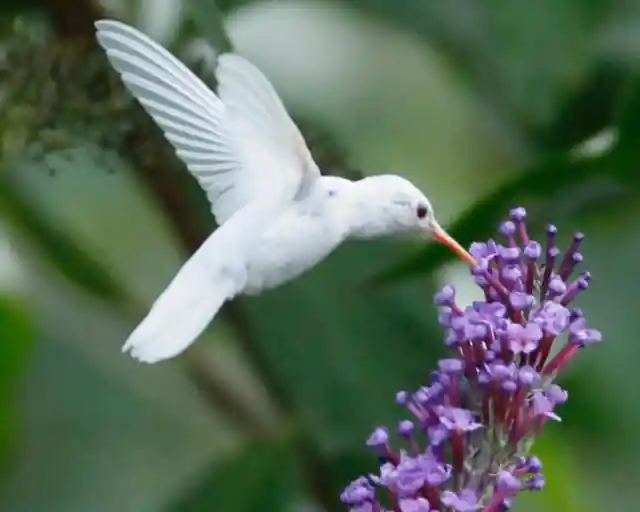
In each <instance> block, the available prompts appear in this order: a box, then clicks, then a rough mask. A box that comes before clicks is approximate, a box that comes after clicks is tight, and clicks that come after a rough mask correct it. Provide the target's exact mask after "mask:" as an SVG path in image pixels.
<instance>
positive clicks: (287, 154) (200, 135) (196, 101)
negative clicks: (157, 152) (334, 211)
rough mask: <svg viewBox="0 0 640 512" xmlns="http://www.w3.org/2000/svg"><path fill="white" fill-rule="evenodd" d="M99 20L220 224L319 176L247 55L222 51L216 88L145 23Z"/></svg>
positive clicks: (112, 53) (111, 53) (117, 63)
mask: <svg viewBox="0 0 640 512" xmlns="http://www.w3.org/2000/svg"><path fill="white" fill-rule="evenodd" d="M96 28H97V34H96V37H97V40H98V42H99V44H100V45H101V46H102V47H103V48H104V49H105V50H106V54H107V57H108V59H109V61H110V62H111V64H112V66H113V67H114V68H115V69H116V71H118V73H120V75H121V78H122V80H123V82H124V84H125V85H126V87H127V89H128V90H129V91H130V92H131V93H132V94H133V95H134V96H135V97H136V98H137V100H138V101H139V102H140V104H141V105H142V106H143V107H144V109H145V110H146V111H147V113H148V114H149V115H150V116H151V117H152V118H153V119H154V121H155V122H156V123H157V124H158V126H159V127H160V128H161V129H162V131H163V132H164V135H165V137H166V138H167V140H168V141H169V142H170V143H171V144H172V146H173V148H174V149H175V151H176V154H177V156H178V157H179V158H180V159H181V160H182V161H183V162H184V163H185V164H186V166H187V168H188V169H189V171H190V172H191V173H192V174H193V176H195V178H196V179H197V180H198V182H199V183H200V185H201V186H202V188H203V189H204V190H205V191H206V193H207V197H208V198H209V201H210V202H211V206H212V212H213V214H214V215H215V217H216V220H217V221H218V223H219V224H222V223H224V222H225V221H226V220H227V219H228V218H229V217H231V216H232V215H233V214H234V213H235V212H236V211H238V210H239V209H241V208H243V207H244V206H246V205H247V204H249V203H251V202H254V201H257V200H260V199H262V200H264V199H267V200H273V201H282V202H285V201H291V200H293V199H294V198H295V197H296V196H298V195H299V194H301V193H302V192H303V191H304V190H306V189H307V188H308V187H309V186H310V185H311V184H312V183H313V182H314V181H315V180H316V179H318V178H319V177H320V171H319V170H318V166H317V165H316V164H315V162H314V161H313V158H312V156H311V153H310V151H309V149H308V148H307V145H306V143H305V141H304V138H303V137H302V134H301V133H300V131H299V130H298V128H297V127H296V125H295V124H294V122H293V120H292V119H291V117H290V116H289V115H288V113H287V111H286V109H285V107H284V105H283V104H282V102H281V100H280V98H279V97H278V94H277V93H276V91H275V89H274V88H273V86H272V85H271V83H270V82H269V80H268V79H267V78H266V77H265V76H264V75H263V74H262V73H261V72H260V70H258V68H257V67H255V66H254V65H253V64H251V63H250V62H249V61H247V60H246V59H244V58H243V57H241V56H239V55H235V54H223V55H221V56H220V57H219V58H218V65H217V69H216V78H217V80H218V94H217V95H216V93H215V92H213V91H212V90H211V89H210V88H208V87H207V86H206V85H205V84H204V82H202V81H201V80H200V79H199V78H198V77H197V76H196V75H195V74H194V73H193V72H191V71H190V70H189V69H188V68H187V67H186V66H185V65H184V64H183V63H182V62H180V61H179V60H178V59H177V58H176V57H174V56H173V55H171V53H169V52H168V51H167V50H166V49H164V48H163V47H162V46H160V45H159V44H158V43H156V42H154V41H153V40H152V39H150V38H149V37H148V36H147V35H145V34H143V33H142V32H140V31H139V30H137V29H135V28H133V27H131V26H128V25H125V24H124V23H121V22H119V21H114V20H100V21H97V22H96Z"/></svg>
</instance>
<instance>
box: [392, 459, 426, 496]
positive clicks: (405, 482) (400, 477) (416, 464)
mask: <svg viewBox="0 0 640 512" xmlns="http://www.w3.org/2000/svg"><path fill="white" fill-rule="evenodd" d="M426 478H427V474H426V472H425V467H424V465H423V464H422V463H421V461H420V459H419V458H417V457H415V458H414V457H410V456H407V455H404V456H403V457H402V460H401V461H400V464H398V467H397V468H396V489H397V491H398V495H399V496H400V497H403V498H405V497H406V498H411V497H414V496H415V495H416V493H417V492H418V491H419V490H420V489H421V488H422V486H423V485H424V483H425V480H426Z"/></svg>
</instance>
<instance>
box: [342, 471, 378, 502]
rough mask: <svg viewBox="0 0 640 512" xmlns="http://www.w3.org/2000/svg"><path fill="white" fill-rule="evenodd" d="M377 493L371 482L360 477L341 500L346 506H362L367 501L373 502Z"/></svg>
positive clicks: (350, 485)
mask: <svg viewBox="0 0 640 512" xmlns="http://www.w3.org/2000/svg"><path fill="white" fill-rule="evenodd" d="M374 498H375V491H374V490H373V487H372V485H371V483H370V482H369V480H368V479H367V478H365V477H360V478H358V479H357V480H354V481H353V482H351V483H350V484H349V485H348V486H347V488H346V489H345V490H344V491H343V493H342V494H341V495H340V500H341V501H342V503H344V504H345V505H360V504H362V503H364V502H366V501H373V499H374Z"/></svg>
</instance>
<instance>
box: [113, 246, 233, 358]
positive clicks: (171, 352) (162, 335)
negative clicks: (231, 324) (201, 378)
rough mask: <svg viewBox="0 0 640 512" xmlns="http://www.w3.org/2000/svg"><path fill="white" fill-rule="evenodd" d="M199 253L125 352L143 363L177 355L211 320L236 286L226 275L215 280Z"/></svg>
mask: <svg viewBox="0 0 640 512" xmlns="http://www.w3.org/2000/svg"><path fill="white" fill-rule="evenodd" d="M199 256H201V255H200V254H198V253H196V254H194V255H193V256H192V258H191V259H190V260H189V261H187V263H185V264H184V266H183V267H182V268H181V269H180V271H179V272H178V274H177V275H176V277H175V278H174V279H173V281H171V283H170V284H169V286H168V287H167V289H166V290H165V291H164V292H163V293H162V294H161V295H160V297H158V299H157V300H156V301H155V302H154V304H153V306H152V307H151V311H149V313H148V314H147V316H146V317H145V318H144V320H142V322H141V323H140V325H138V327H136V329H135V330H134V331H133V332H132V333H131V335H130V336H129V338H128V339H127V341H126V343H125V344H124V346H123V347H122V351H123V352H130V354H131V356H132V357H134V358H135V359H138V360H139V361H141V362H144V363H156V362H158V361H162V360H163V359H169V358H171V357H174V356H177V355H178V354H180V353H181V352H183V351H184V350H186V348H187V347H188V346H189V345H191V344H192V343H193V342H194V341H195V340H196V338H197V337H198V336H199V335H200V334H201V333H202V331H204V329H205V328H206V327H207V325H208V324H209V323H210V322H211V320H212V319H213V317H214V316H215V315H216V313H217V312H218V310H219V309H220V308H221V307H222V305H223V304H224V302H225V301H226V300H228V299H230V298H232V297H233V295H234V294H235V289H234V288H235V287H234V286H233V283H232V282H231V280H230V279H229V278H228V277H227V278H223V279H218V280H217V282H216V279H215V278H213V277H212V276H211V272H210V271H209V272H208V271H207V268H206V267H205V266H203V265H202V264H201V261H200V258H199Z"/></svg>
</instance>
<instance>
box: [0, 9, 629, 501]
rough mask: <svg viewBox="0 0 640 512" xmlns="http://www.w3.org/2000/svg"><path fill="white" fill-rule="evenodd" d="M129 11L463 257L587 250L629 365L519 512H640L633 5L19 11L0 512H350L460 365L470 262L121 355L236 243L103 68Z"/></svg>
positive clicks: (1, 108)
mask: <svg viewBox="0 0 640 512" xmlns="http://www.w3.org/2000/svg"><path fill="white" fill-rule="evenodd" d="M105 16H108V17H116V18H119V19H122V20H124V21H126V22H129V23H131V24H133V25H135V26H137V27H139V28H141V29H142V30H144V31H146V32H147V33H149V34H150V35H152V36H153V37H154V38H155V39H156V40H158V41H160V42H162V43H163V44H164V45H165V46H167V47H169V48H170V49H171V50H172V51H174V52H175V53H176V54H177V55H179V56H180V57H181V58H182V59H183V60H184V61H185V62H187V63H188V64H189V65H190V66H191V67H192V68H193V69H194V70H197V71H198V73H199V74H200V75H201V76H202V77H203V78H204V79H205V80H206V81H207V82H208V83H210V84H213V82H212V76H211V63H212V59H213V58H214V57H215V53H216V52H217V51H228V50H230V49H232V48H233V49H235V50H236V51H239V52H241V53H242V54H244V55H245V56H247V57H248V58H249V59H250V60H252V61H254V62H255V63H256V64H257V65H258V66H259V67H260V68H261V69H262V70H263V71H264V72H265V74H266V75H267V76H269V78H270V79H271V80H272V81H273V83H274V84H275V86H276V89H277V90H278V91H279V92H280V94H281V96H282V98H283V100H284V102H285V104H286V105H287V107H288V108H289V110H290V112H291V113H292V115H293V116H294V118H295V119H296V121H297V122H298V123H299V125H300V126H301V128H302V129H303V132H304V133H305V136H306V137H307V139H308V141H309V144H310V146H311V148H312V151H313V153H314V155H316V159H317V161H318V162H319V164H320V165H321V167H322V169H323V171H324V172H326V173H330V174H341V175H347V176H350V177H358V176H362V175H366V174H375V173H381V172H396V173H399V174H402V175H404V176H406V177H408V178H410V179H412V180H414V181H415V183H416V184H418V185H419V186H420V187H421V188H422V189H423V190H424V191H426V192H427V194H428V195H429V196H430V198H431V199H432V202H433V203H434V206H435V208H436V211H437V212H438V216H439V218H440V221H441V222H442V223H443V224H445V225H447V226H448V228H449V229H450V231H451V233H452V234H453V235H454V236H456V237H457V238H458V239H459V240H460V241H461V242H462V243H463V244H468V243H470V242H471V241H472V240H474V239H479V240H481V239H484V238H485V237H487V236H489V235H490V234H491V233H492V232H493V230H494V229H495V227H496V225H497V222H498V220H499V219H501V218H502V217H503V216H504V215H505V214H506V213H507V211H508V209H509V208H510V207H513V206H517V205H523V206H525V207H527V209H528V210H529V212H530V217H531V222H532V225H533V226H535V227H537V229H539V228H540V227H541V226H543V225H544V224H545V223H546V222H554V223H556V224H557V225H558V226H559V227H560V229H561V233H562V234H563V237H564V238H563V239H564V240H565V241H566V240H568V238H569V236H570V235H571V233H572V230H574V229H578V228H579V229H581V230H583V231H584V232H586V234H587V236H588V238H587V241H586V243H585V248H584V251H583V252H584V254H585V258H586V266H587V267H589V269H590V270H591V272H592V274H593V276H594V279H593V284H592V286H591V288H590V289H589V291H588V293H586V294H585V295H584V297H582V299H581V301H580V306H581V307H583V308H584V309H585V310H586V312H587V314H588V316H589V318H590V322H591V324H592V325H593V326H594V327H597V328H598V329H600V330H601V331H602V332H603V334H604V342H603V343H602V344H600V345H597V346H594V347H591V348H590V349H589V350H587V351H584V352H581V353H580V354H579V356H580V357H578V358H577V360H576V361H575V363H573V364H572V365H571V366H570V369H569V370H568V372H567V373H566V374H565V375H564V377H563V379H562V384H563V385H564V386H566V387H567V388H568V390H569V394H570V400H569V402H568V403H567V404H566V405H565V406H563V408H562V410H561V412H560V413H561V415H562V416H563V419H564V422H563V423H562V424H560V425H550V426H549V427H548V428H547V430H546V432H545V436H544V439H543V440H542V441H540V442H539V443H538V444H537V445H536V449H535V453H536V454H538V455H539V456H541V457H542V458H543V460H544V462H545V473H546V475H547V480H548V487H547V488H546V489H545V490H544V491H543V492H542V493H539V494H536V495H529V496H524V497H523V498H522V499H521V500H520V501H519V502H518V505H517V507H516V509H517V510H521V511H533V510H537V511H539V510H545V511H563V512H573V511H576V512H578V511H580V512H584V511H591V510H593V511H596V510H602V509H603V508H604V507H607V508H608V509H610V510H636V509H638V507H639V506H640V499H639V498H638V492H637V485H638V481H639V479H640V462H638V461H639V460H640V441H638V439H639V438H638V435H637V431H638V428H640V402H639V399H638V398H637V397H636V395H637V391H634V389H635V390H637V389H638V386H637V381H636V380H635V378H636V377H637V367H636V364H637V361H640V344H639V343H638V342H637V339H636V338H635V336H636V335H637V333H638V330H639V328H640V322H639V319H640V315H639V311H640V300H639V294H638V288H637V286H638V282H639V281H640V270H639V267H638V264H637V262H638V258H640V231H639V230H638V228H637V226H638V222H640V201H639V198H640V169H638V163H640V80H639V76H640V75H639V72H640V2H639V1H638V0H609V1H604V0H592V1H590V2H586V1H579V0H537V1H536V2H531V1H524V0H522V1H517V0H483V1H463V0H446V1H442V0H420V1H410V0H405V1H399V0H368V1H365V0H335V1H332V2H319V1H310V0H308V1H304V0H290V1H278V0H273V1H268V2H264V1H254V0H237V1H236V0H218V1H217V2H214V0H109V1H108V2H107V1H105V2H103V3H100V2H98V1H97V0H29V1H27V0H11V1H9V0H4V1H3V2H2V4H1V7H0V30H1V32H0V143H1V146H0V151H1V154H0V470H1V473H0V478H1V485H0V509H1V510H6V511H11V512H22V511H25V512H39V511H43V512H44V511H46V512H57V511H61V512H63V511H64V512H73V511H78V512H88V511H91V512H101V511H105V512H106V511H109V512H112V511H132V512H133V511H135V512H145V511H150V512H151V511H158V510H166V511H170V512H182V511H204V510H210V511H216V512H226V511H233V512H244V511H255V510H262V511H291V512H303V511H304V512H307V511H308V512H311V511H316V510H318V511H322V510H327V511H339V510H343V509H344V508H343V507H341V506H340V504H339V501H338V496H339V493H340V491H341V490H342V488H343V487H344V486H345V485H346V484H347V483H348V482H349V481H350V480H351V479H353V478H355V477H356V476H358V475H359V474H361V473H363V472H368V471H374V470H375V468H376V464H377V461H376V459H375V457H374V456H372V455H371V454H370V453H368V451H367V450H366V448H365V446H364V440H365V438H366V437H367V435H368V434H369V432H370V431H371V429H372V428H373V427H374V426H376V425H378V424H389V425H392V424H393V422H394V421H395V420H396V419H397V418H399V417H401V416H402V414H403V411H401V410H399V409H398V408H397V407H396V406H395V405H394V395H395V392H396V391H397V390H399V389H413V388H416V387H417V386H419V385H420V384H421V383H422V382H424V381H425V380H426V379H427V377H428V375H429V371H430V370H431V369H432V368H433V366H434V364H435V362H436V360H437V358H438V357H439V356H440V355H441V354H443V348H442V339H443V334H442V331H441V329H439V328H438V326H437V324H436V311H435V309H434V308H433V306H432V294H433V292H434V290H435V289H437V287H438V286H440V285H442V284H443V283H444V282H453V283H454V284H456V286H457V287H458V289H459V290H460V293H461V295H462V296H463V297H464V298H465V300H471V299H472V298H473V294H474V291H473V289H472V287H470V279H469V278H468V277H467V274H466V271H465V269H464V267H460V265H457V264H455V263H454V262H452V261H450V255H448V254H447V253H446V252H445V251H443V250H440V249H439V248H437V247H435V246H434V245H433V244H429V245H427V246H425V244H424V242H419V241H417V240H383V241H379V242H368V243H349V244H346V245H345V246H344V247H342V248H340V249H339V250H338V251H337V252H336V253H335V254H334V255H333V256H332V257H331V258H330V259H329V260H328V261H326V262H325V263H323V264H322V265H320V266H318V267H317V268H315V269H314V270H313V271H311V272H310V273H308V274H307V275H305V276H303V277H302V278H300V279H297V280H296V281H294V282H291V283H289V284H287V285H285V286H283V287H282V288H279V289H277V290H274V291H272V292H268V293H265V294H264V295H262V296H260V297H255V298H241V299H239V300H236V301H235V302H234V303H233V304H232V305H230V306H229V307H226V308H225V309H224V311H223V314H222V316H221V317H219V318H218V321H216V322H215V323H214V324H213V325H212V326H211V327H210V328H209V330H208V331H207V333H206V335H205V336H204V337H203V339H202V340H201V341H200V342H199V343H197V345H196V346H195V347H194V348H193V349H192V350H190V351H189V352H188V353H187V354H185V355H184V356H182V357H180V358H178V359H176V360H172V361H169V362H166V363H162V364H158V365H154V366H146V365H140V364H137V363H135V362H134V361H133V360H131V359H130V358H128V357H125V356H123V355H122V354H121V353H120V347H121V345H122V343H123V341H124V339H125V338H126V336H127V334H128V332H129V331H130V330H131V329H132V328H133V327H134V325H135V324H136V322H137V321H138V320H139V319H140V318H141V317H142V315H143V314H144V313H145V312H146V311H147V308H148V307H149V305H150V303H151V301H152V300H153V299H154V298H155V297H156V296H157V295H158V294H159V293H160V291H161V290H162V289H163V288H164V287H165V285H166V284H167V283H168V281H169V279H170V278H171V277H172V276H173V275H174V273H175V272H176V271H177V269H178V268H179V266H180V264H181V263H182V262H183V261H184V260H185V258H187V256H188V254H189V253H190V252H192V251H193V250H194V249H195V248H196V247H197V246H198V245H199V243H200V242H201V241H202V240H203V239H204V237H205V236H206V235H207V234H208V233H209V232H210V231H211V230H212V229H213V228H214V224H213V219H212V218H211V217H210V215H209V214H208V206H207V204H206V201H205V198H204V194H203V193H202V192H201V191H200V190H199V189H198V187H197V185H196V184H195V181H193V180H192V179H191V178H190V177H189V175H188V173H187V171H186V170H185V169H184V168H183V167H182V166H181V165H180V164H179V163H178V162H177V161H176V159H175V158H174V157H173V155H172V154H171V151H170V149H169V148H168V145H167V144H166V143H165V142H164V141H163V139H162V137H161V136H160V135H159V133H158V131H157V130H156V128H155V127H154V126H153V125H152V123H151V122H150V121H149V119H147V118H146V116H145V115H144V114H142V113H141V112H140V109H139V108H138V106H137V105H136V104H135V103H134V102H133V101H131V99H130V98H129V97H128V96H127V94H126V93H125V92H124V90H123V89H122V87H121V85H120V83H119V82H118V79H117V77H116V76H115V73H113V72H112V71H111V70H110V69H109V68H108V67H107V65H106V61H105V59H104V56H103V55H102V53H101V51H100V50H99V49H98V48H97V47H96V45H95V43H94V41H93V26H92V23H93V21H94V20H95V19H98V18H101V17H105Z"/></svg>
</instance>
